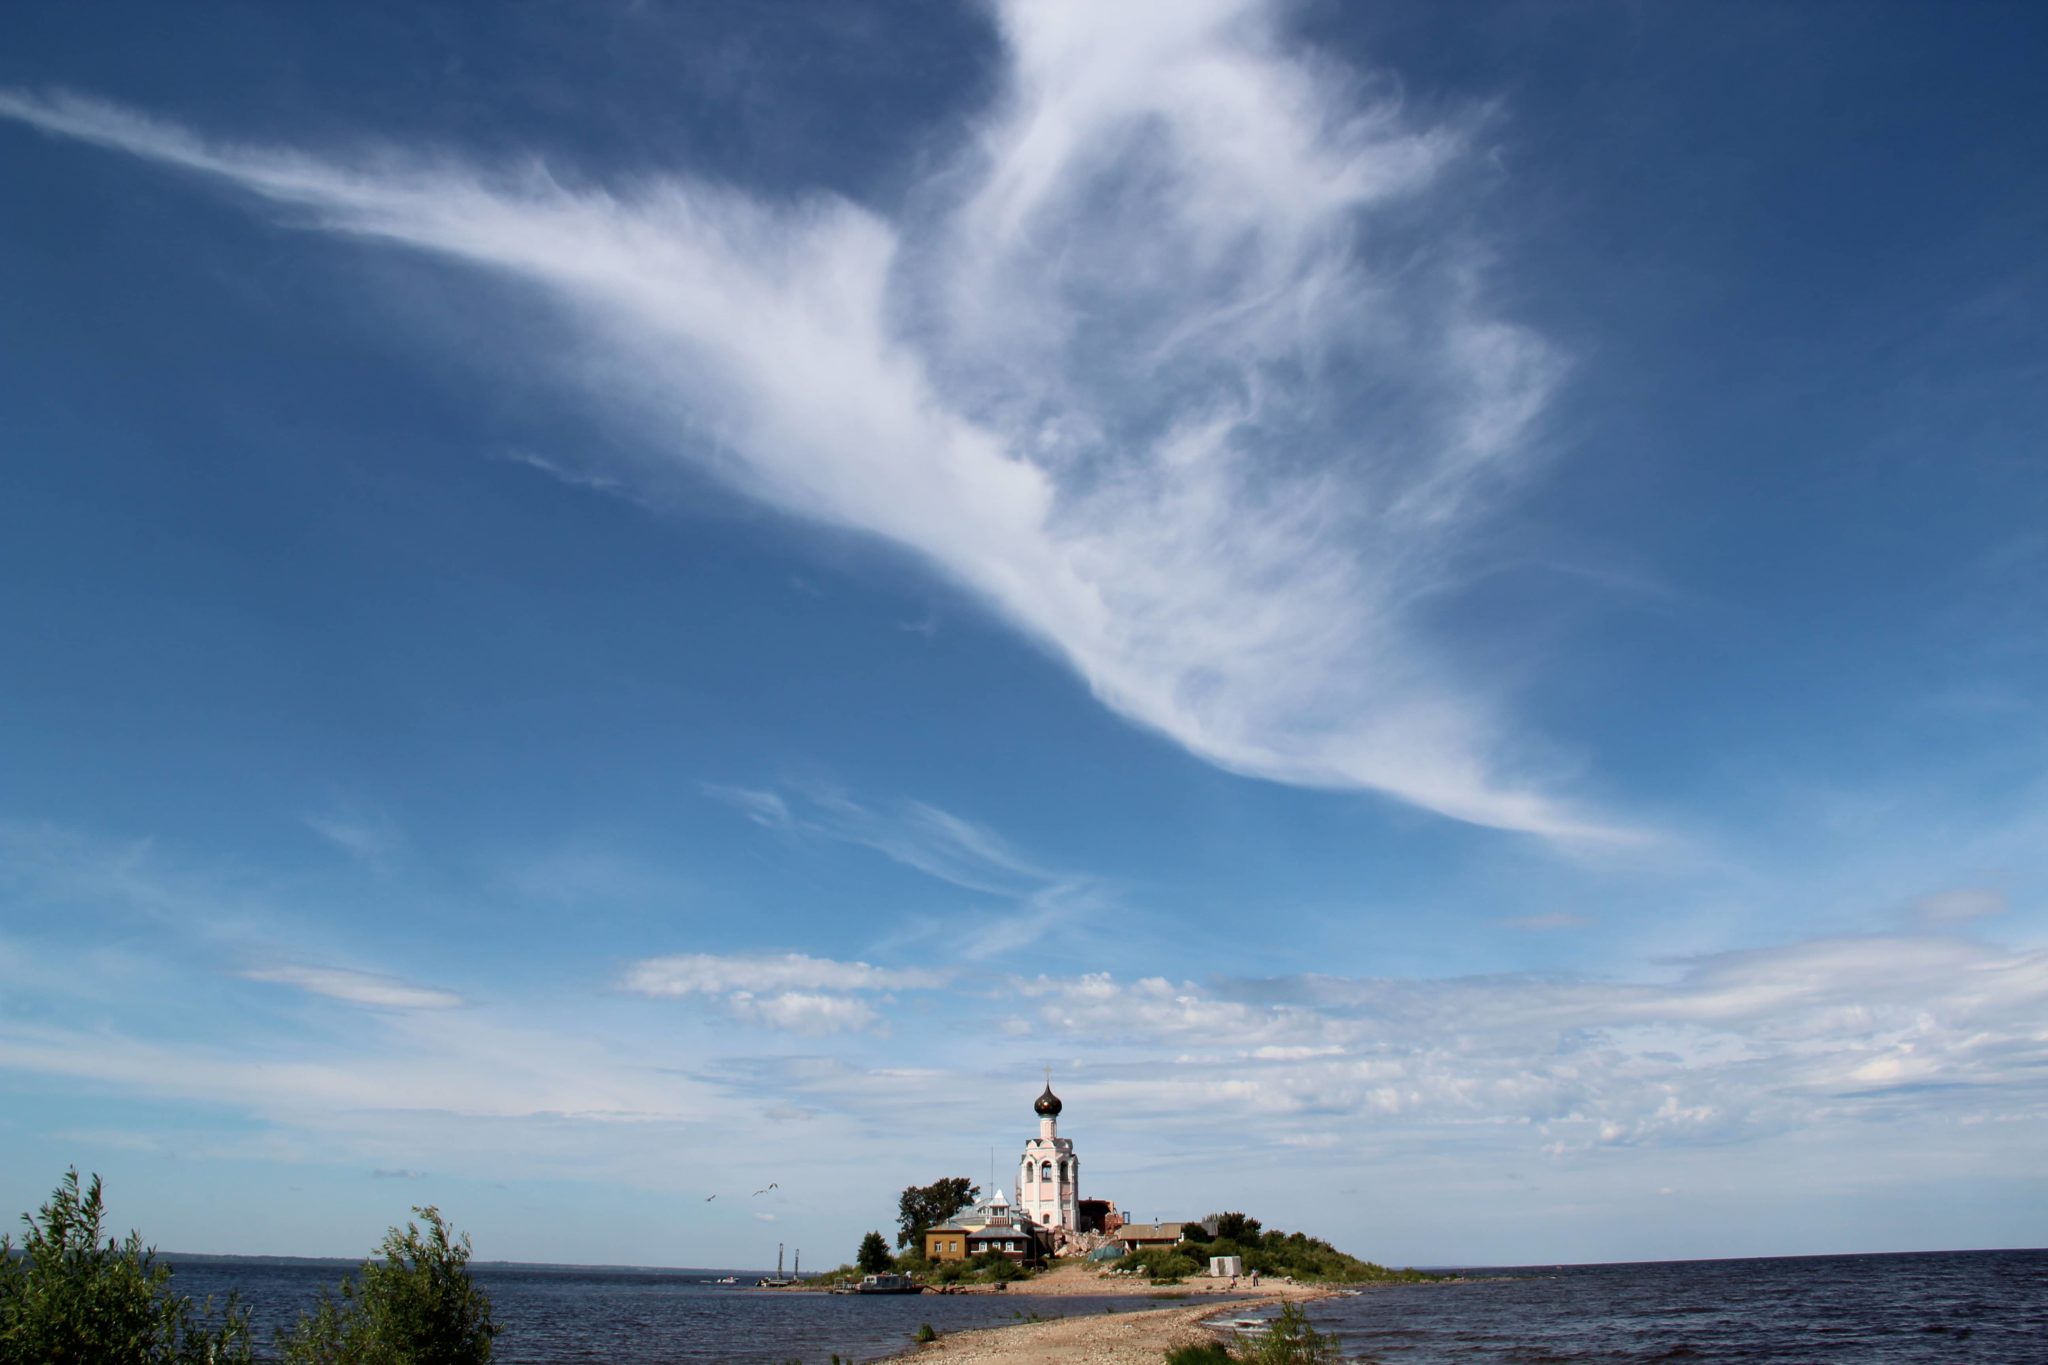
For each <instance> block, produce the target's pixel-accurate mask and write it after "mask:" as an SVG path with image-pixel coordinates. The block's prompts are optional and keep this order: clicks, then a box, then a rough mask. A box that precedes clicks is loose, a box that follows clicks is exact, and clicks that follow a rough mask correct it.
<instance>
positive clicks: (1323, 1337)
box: [1244, 1303, 1338, 1365]
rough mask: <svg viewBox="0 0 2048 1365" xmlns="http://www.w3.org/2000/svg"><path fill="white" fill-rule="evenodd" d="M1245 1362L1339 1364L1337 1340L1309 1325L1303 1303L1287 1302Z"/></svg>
mask: <svg viewBox="0 0 2048 1365" xmlns="http://www.w3.org/2000/svg"><path fill="white" fill-rule="evenodd" d="M1244 1359H1245V1365H1336V1361H1337V1359H1338V1357H1337V1338H1336V1337H1335V1336H1334V1335H1332V1334H1331V1333H1328V1332H1318V1331H1317V1330H1316V1329H1315V1328H1313V1327H1311V1326H1309V1325H1308V1314H1307V1313H1304V1312H1303V1311H1302V1309H1301V1305H1300V1304H1296V1303H1284V1304H1282V1305H1280V1312H1279V1315H1278V1316H1277V1317H1275V1318H1274V1319H1273V1326H1272V1328H1271V1329H1270V1330H1269V1331H1267V1333H1266V1335H1265V1336H1263V1337H1261V1338H1259V1340H1258V1341H1256V1342H1255V1343H1253V1344H1252V1348H1251V1351H1250V1353H1249V1354H1248V1355H1246V1356H1245V1358H1244Z"/></svg>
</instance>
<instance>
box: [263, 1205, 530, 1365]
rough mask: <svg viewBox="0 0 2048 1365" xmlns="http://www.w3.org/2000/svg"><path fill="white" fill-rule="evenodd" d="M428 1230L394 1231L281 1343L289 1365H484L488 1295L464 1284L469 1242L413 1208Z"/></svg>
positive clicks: (428, 1212)
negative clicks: (376, 1255) (374, 1256)
mask: <svg viewBox="0 0 2048 1365" xmlns="http://www.w3.org/2000/svg"><path fill="white" fill-rule="evenodd" d="M413 1213H415V1214H416V1215H418V1217H419V1218H420V1220H421V1221H422V1222H424V1223H425V1224H426V1225H427V1230H426V1232H425V1233H424V1234H422V1233H421V1231H420V1229H419V1225H418V1224H415V1223H407V1224H406V1225H405V1231H403V1232H400V1231H399V1230H398V1229H397V1228H392V1229H391V1230H390V1232H388V1233H387V1234H386V1235H385V1237H384V1244H383V1246H382V1247H380V1248H379V1250H381V1251H382V1252H383V1254H384V1260H383V1263H382V1264H379V1263H378V1262H376V1261H367V1262H365V1263H364V1264H363V1268H362V1272H361V1275H360V1278H359V1279H357V1280H349V1279H344V1280H343V1281H342V1282H341V1286H340V1295H339V1297H336V1296H335V1295H334V1294H326V1295H323V1296H322V1297H321V1300H320V1306H319V1307H318V1308H316V1309H315V1310H314V1311H313V1312H312V1313H310V1314H307V1315H305V1316H303V1317H301V1318H300V1319H299V1322H298V1326H297V1327H295V1328H293V1329H292V1331H291V1332H289V1333H287V1334H285V1335H284V1336H283V1337H281V1339H280V1341H279V1345H281V1346H282V1347H283V1349H284V1358H285V1360H286V1362H287V1365H484V1363H485V1362H488V1361H489V1360H490V1358H491V1338H492V1337H494V1336H496V1335H497V1332H498V1329H497V1328H496V1327H495V1326H494V1325H493V1324H492V1322H491V1300H490V1296H489V1295H487V1294H485V1293H484V1291H483V1290H481V1289H479V1288H477V1286H476V1284H475V1282H473V1281H472V1280H471V1279H470V1278H469V1269H468V1266H469V1238H468V1237H466V1236H465V1237H463V1238H462V1239H461V1240H460V1241H456V1240H454V1239H452V1238H451V1237H450V1236H449V1233H448V1225H447V1224H446V1223H445V1222H443V1221H442V1219H441V1213H440V1210H438V1209H434V1208H416V1209H414V1210H413Z"/></svg>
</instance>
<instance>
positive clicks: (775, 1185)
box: [749, 1180, 782, 1198]
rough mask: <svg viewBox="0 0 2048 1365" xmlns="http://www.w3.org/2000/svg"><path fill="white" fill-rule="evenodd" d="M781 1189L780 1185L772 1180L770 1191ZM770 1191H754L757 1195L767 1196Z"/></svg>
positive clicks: (769, 1183)
mask: <svg viewBox="0 0 2048 1365" xmlns="http://www.w3.org/2000/svg"><path fill="white" fill-rule="evenodd" d="M781 1188H782V1186H780V1185H778V1184H776V1183H775V1182H774V1181H772V1180H771V1181H769V1182H768V1190H779V1189H781ZM768 1190H755V1191H754V1193H755V1194H766V1193H768ZM749 1197H750V1198H751V1197H752V1196H749Z"/></svg>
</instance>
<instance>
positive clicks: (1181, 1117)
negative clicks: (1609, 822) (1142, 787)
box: [1011, 937, 2048, 1156]
mask: <svg viewBox="0 0 2048 1365" xmlns="http://www.w3.org/2000/svg"><path fill="white" fill-rule="evenodd" d="M1011 986H1012V994H1013V997H1020V998H1021V999H1022V1000H1024V1001H1028V1002H1031V1003H1030V1004H1029V1005H1028V1007H1027V1008H1028V1009H1029V1011H1030V1014H1031V1016H1032V1017H1031V1019H1030V1026H1031V1030H1030V1031H1031V1032H1033V1033H1034V1034H1042V1033H1043V1032H1045V1031H1047V1030H1051V1031H1053V1032H1055V1033H1057V1034H1060V1035H1064V1036H1066V1037H1069V1038H1072V1039H1076V1040H1080V1039H1086V1040H1089V1041H1090V1042H1091V1043H1092V1044H1094V1045H1095V1046H1096V1047H1098V1048H1099V1049H1101V1050H1102V1051H1103V1053H1104V1054H1105V1055H1106V1056H1109V1057H1127V1058H1130V1059H1132V1060H1131V1062H1130V1063H1129V1065H1128V1066H1127V1067H1126V1068H1125V1069H1124V1070H1121V1071H1118V1070H1108V1071H1105V1072H1104V1074H1103V1075H1102V1076H1101V1078H1100V1080H1098V1081H1095V1082H1091V1083H1090V1086H1091V1088H1092V1086H1093V1085H1100V1086H1101V1088H1102V1092H1103V1094H1104V1095H1105V1097H1107V1096H1109V1095H1111V1094H1113V1095H1114V1097H1115V1104H1116V1107H1117V1109H1118V1111H1119V1112H1120V1113H1121V1114H1123V1115H1126V1116H1128V1118H1129V1120H1130V1121H1132V1122H1137V1123H1163V1124H1168V1125H1176V1124H1185V1123H1186V1122H1187V1121H1188V1117H1189V1116H1191V1115H1195V1116H1199V1118H1200V1121H1201V1122H1202V1123H1204V1124H1213V1121H1214V1120H1216V1119H1217V1118H1218V1117H1219V1115H1226V1114H1227V1115H1231V1116H1234V1119H1235V1121H1236V1122H1237V1123H1238V1124H1239V1125H1240V1127H1239V1128H1238V1129H1237V1130H1236V1131H1240V1132H1241V1133H1242V1134H1243V1135H1244V1138H1245V1140H1246V1141H1249V1142H1257V1141H1262V1140H1267V1139H1277V1138H1278V1137H1279V1136H1282V1135H1285V1134H1289V1133H1298V1132H1300V1131H1303V1130H1308V1131H1315V1130H1319V1129H1321V1128H1324V1127H1329V1128H1332V1129H1334V1130H1340V1131H1350V1130H1353V1129H1355V1127H1356V1124H1357V1122H1358V1121H1359V1119H1360V1117H1361V1116H1371V1118H1372V1121H1373V1124H1374V1131H1375V1132H1376V1133H1378V1134H1380V1135H1381V1137H1382V1138H1383V1139H1384V1138H1392V1137H1395V1136H1400V1137H1406V1138H1408V1139H1411V1140H1414V1141H1418V1142H1434V1143H1442V1142H1447V1141H1463V1142H1477V1143H1480V1144H1482V1145H1494V1144H1496V1143H1499V1142H1506V1143H1508V1144H1509V1145H1510V1146H1523V1147H1529V1146H1535V1147H1540V1148H1541V1149H1542V1150H1545V1151H1548V1152H1549V1153H1551V1154H1552V1155H1557V1156H1565V1155H1570V1154H1573V1153H1578V1152H1583V1151H1586V1150H1588V1149H1593V1148H1600V1147H1616V1146H1634V1145H1644V1144H1649V1145H1674V1144H1675V1145H1694V1144H1700V1143H1708V1144H1718V1143H1727V1142H1742V1141H1752V1140H1756V1139H1760V1138H1767V1137H1770V1136H1773V1135H1776V1134H1780V1133H1785V1132H1791V1131H1798V1130H1811V1129H1821V1128H1839V1127H1841V1126H1844V1125H1855V1124H1859V1123H1862V1122H1865V1121H1890V1120H1895V1119H1898V1118H1900V1117H1902V1116H1908V1115H1914V1116H1918V1115H1924V1114H1938V1115H1940V1116H1941V1117H1942V1118H1943V1120H1944V1121H1951V1122H1956V1123H1964V1122H1969V1121H1972V1120H1971V1116H1972V1115H1975V1116H1976V1117H1977V1118H1978V1119H1979V1120H1981V1119H1982V1118H1984V1117H1985V1116H1987V1115H1995V1114H2001V1113H2014V1112H2018V1113H2032V1114H2036V1115H2041V1116H2048V1085H2044V1083H2043V1080H2042V1077H2043V1076H2044V1075H2048V1032H2044V1031H2043V1029H2042V1027H2041V1024H2040V1021H2041V1019H2043V1018H2044V1017H2048V952H2042V951H2028V950H2012V949H2004V948H1998V947H1993V946H1989V945H1984V944H1978V943H1971V942H1967V941H1964V940H1959V939H1953V938H1933V937H1922V938H1888V937H1870V938H1847V939H1821V940H1812V941H1807V942H1802V943H1794V944H1788V945H1784V946H1782V947H1777V948H1770V949H1757V950H1748V951H1742V952H1731V953H1723V954H1717V955H1714V956H1711V957H1707V958H1702V959H1699V960H1697V961H1694V962H1692V963H1690V964H1688V965H1687V966H1686V967H1685V968H1684V970H1683V971H1682V972H1680V973H1679V975H1678V976H1677V977H1676V978H1675V979H1674V980H1671V981H1669V982H1663V983H1642V982H1625V981H1615V982H1601V981H1586V980H1558V979H1552V978H1546V977H1542V976H1536V975H1516V976H1503V977H1485V978H1467V979H1454V980H1444V981H1418V980H1373V979H1350V978H1335V977H1314V976H1309V977H1292V978H1280V979H1273V980H1255V979H1232V980H1219V981H1214V982H1209V983H1205V984H1198V983H1193V982H1178V983H1177V982H1171V981H1168V980H1165V979H1162V978H1156V977H1155V978H1145V979H1140V980H1135V981H1127V982H1126V981H1119V980H1116V979H1115V978H1113V977H1111V976H1109V975H1107V974H1093V975H1083V976H1078V977H1068V978H1048V977H1039V978H1034V979H1029V980H1018V981H1015V982H1013V983H1011ZM1161 1052H1167V1053H1170V1054H1171V1056H1172V1059H1173V1060H1172V1063H1171V1064H1170V1065H1160V1064H1159V1061H1158V1057H1159V1054H1160V1053H1161ZM1147 1058H1150V1059H1151V1060H1143V1059H1147ZM1487 1132H1491V1133H1493V1134H1494V1135H1495V1136H1494V1137H1492V1138H1487V1137H1484V1136H1482V1134H1484V1133H1487ZM1517 1134H1519V1135H1520V1136H1513V1135H1517ZM1204 1140H1205V1141H1206V1140H1213V1139H1204Z"/></svg>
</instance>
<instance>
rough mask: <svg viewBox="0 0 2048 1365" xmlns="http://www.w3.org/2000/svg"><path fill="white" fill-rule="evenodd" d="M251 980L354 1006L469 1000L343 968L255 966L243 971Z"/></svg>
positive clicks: (452, 1005)
mask: <svg viewBox="0 0 2048 1365" xmlns="http://www.w3.org/2000/svg"><path fill="white" fill-rule="evenodd" d="M240 975H241V976H242V977H243V978H244V979H245V980H249V981H266V982H270V983H272V984H274V985H279V986H296V987H297V988H298V989H300V990H302V991H307V992H309V993H311V994H313V995H324V996H326V997H327V998H328V999H330V1000H340V1001H344V1002H346V1003H348V1004H351V1005H362V1006H365V1007H367V1008H370V1009H390V1010H452V1009H458V1008H460V1007H461V1006H462V1005H463V1004H465V1003H467V1002H465V1001H464V1000H463V998H462V997H461V996H459V995H457V994H455V992H453V991H444V990H437V989H435V988H434V987H432V986H416V985H414V984H412V983H411V982H407V981H401V980H399V979H398V978H396V977H390V976H379V975H376V974H374V973H371V972H356V971H349V970H347V969H346V968H342V967H308V966H300V965H295V964H289V963H286V964H280V965H278V966H272V967H254V968H251V969H249V970H247V971H244V972H241V973H240Z"/></svg>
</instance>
